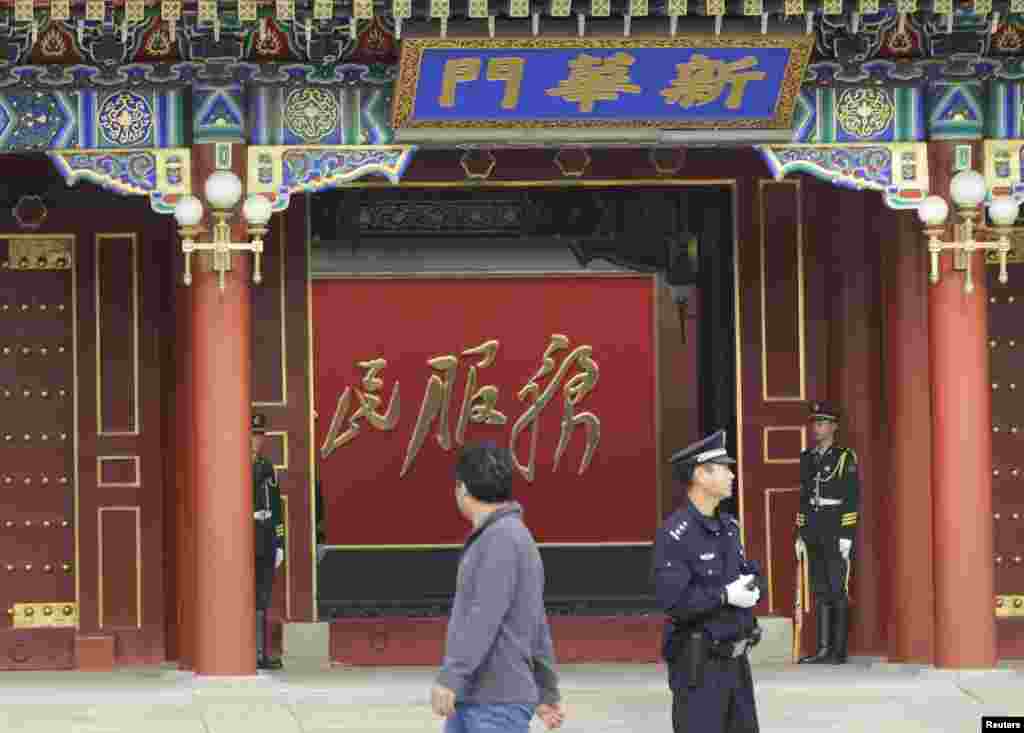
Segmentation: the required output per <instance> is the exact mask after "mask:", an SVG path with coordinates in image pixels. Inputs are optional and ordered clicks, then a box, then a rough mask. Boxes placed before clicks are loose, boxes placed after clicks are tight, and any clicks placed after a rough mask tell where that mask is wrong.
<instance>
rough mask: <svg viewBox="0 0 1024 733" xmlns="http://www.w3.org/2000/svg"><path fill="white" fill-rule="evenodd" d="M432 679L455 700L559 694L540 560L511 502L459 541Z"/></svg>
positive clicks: (531, 700)
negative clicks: (440, 650) (439, 657)
mask: <svg viewBox="0 0 1024 733" xmlns="http://www.w3.org/2000/svg"><path fill="white" fill-rule="evenodd" d="M437 682H438V683H439V684H441V685H443V686H444V687H447V688H448V689H450V690H452V691H454V692H455V696H456V700H457V701H458V702H460V703H461V702H465V703H475V704H495V703H520V704H527V705H536V704H538V703H548V704H551V703H555V702H558V700H559V699H560V697H559V692H558V677H557V675H556V673H555V654H554V648H553V646H552V643H551V630H550V628H549V627H548V620H547V614H546V612H545V610H544V565H543V563H542V562H541V557H540V551H539V550H538V549H537V544H536V542H534V539H533V535H531V534H530V530H528V529H527V528H526V525H525V524H523V519H522V507H520V505H519V504H517V503H515V502H511V503H509V504H508V505H507V506H505V507H502V508H500V509H497V510H496V511H494V512H493V513H492V514H491V515H490V516H489V517H488V518H487V519H486V520H484V521H483V522H482V523H481V525H480V526H479V527H477V528H476V530H475V531H474V532H473V533H472V534H471V535H470V536H469V539H467V540H466V545H465V547H464V548H463V552H462V560H461V561H460V562H459V574H458V580H457V582H456V590H455V602H454V604H453V606H452V613H451V618H450V619H449V621H448V638H447V641H446V643H445V656H444V662H443V664H442V667H441V673H440V674H439V675H438V677H437Z"/></svg>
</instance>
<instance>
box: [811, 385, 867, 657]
mask: <svg viewBox="0 0 1024 733" xmlns="http://www.w3.org/2000/svg"><path fill="white" fill-rule="evenodd" d="M811 419H812V420H829V421H833V422H839V411H838V410H837V409H835V408H833V407H831V406H830V405H828V404H826V403H823V402H814V403H811ZM859 504H860V477H859V472H858V465H857V454H856V453H855V452H854V451H853V449H852V448H844V447H842V446H840V445H838V444H836V443H835V442H833V444H832V445H831V446H829V448H828V449H827V450H825V451H824V452H819V451H818V449H817V448H810V449H808V450H805V451H803V453H801V454H800V511H799V513H798V514H797V516H796V526H797V532H798V534H799V536H800V537H801V538H802V539H803V541H804V544H805V545H806V547H807V562H808V565H809V571H810V573H809V574H810V581H811V592H812V593H813V594H814V600H815V611H816V614H817V622H818V623H817V632H818V649H817V652H816V653H815V654H812V655H810V656H807V657H804V658H803V659H801V660H800V661H801V662H802V663H805V664H807V663H812V664H842V663H843V662H845V661H846V652H847V640H848V637H849V629H850V625H849V620H850V618H849V589H848V588H847V580H848V577H849V567H848V565H849V564H852V562H853V552H854V538H855V536H856V534H857V518H858V506H859ZM841 539H844V540H849V541H850V554H849V563H848V561H847V560H845V559H844V558H843V556H842V553H841V552H840V549H839V541H840V540H841Z"/></svg>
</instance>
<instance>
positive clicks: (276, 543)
mask: <svg viewBox="0 0 1024 733" xmlns="http://www.w3.org/2000/svg"><path fill="white" fill-rule="evenodd" d="M266 430H267V419H266V417H265V416H264V415H253V416H252V438H251V440H252V485H253V515H252V516H253V520H254V524H255V530H256V666H257V667H258V668H260V669H281V667H282V666H283V665H282V664H281V660H280V659H276V658H274V657H271V656H270V653H269V651H268V647H269V644H268V643H267V642H268V639H269V633H268V631H269V628H268V627H269V624H268V623H267V609H268V608H270V597H271V594H272V593H273V590H274V570H276V569H277V568H279V567H280V566H281V563H282V562H284V522H283V520H282V512H281V488H280V487H279V486H278V484H277V472H276V471H275V470H274V464H273V463H271V462H270V461H269V460H268V459H267V458H266V457H265V456H263V455H262V454H261V453H260V451H261V450H262V449H263V440H264V436H265V434H266Z"/></svg>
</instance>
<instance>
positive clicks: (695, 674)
mask: <svg viewBox="0 0 1024 733" xmlns="http://www.w3.org/2000/svg"><path fill="white" fill-rule="evenodd" d="M706 651H707V649H706V644H705V639H704V634H703V633H702V632H691V633H690V634H689V636H687V637H686V672H687V674H686V678H687V681H688V683H687V684H688V686H689V687H690V688H691V689H693V688H695V687H700V686H701V683H702V682H703V677H704V659H705V654H706Z"/></svg>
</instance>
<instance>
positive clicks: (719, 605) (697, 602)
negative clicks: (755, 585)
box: [653, 500, 764, 658]
mask: <svg viewBox="0 0 1024 733" xmlns="http://www.w3.org/2000/svg"><path fill="white" fill-rule="evenodd" d="M653 569H654V585H655V589H656V593H657V597H658V603H659V604H660V606H661V608H662V610H663V611H664V612H665V613H666V614H667V615H668V616H669V619H668V621H667V622H666V625H665V638H664V647H663V654H665V655H666V658H667V654H668V645H669V643H670V641H671V639H672V636H673V634H678V633H688V632H691V631H698V630H703V631H704V633H705V634H706V635H707V636H708V638H710V639H711V640H712V641H716V642H722V641H735V640H737V639H742V638H744V637H746V636H747V635H749V633H750V632H751V631H753V629H754V627H755V625H756V622H755V620H754V612H753V610H752V609H749V608H737V607H735V606H730V605H728V603H725V604H723V602H722V592H723V591H724V589H725V586H727V585H728V584H729V583H731V582H733V581H734V580H736V578H738V577H739V576H740V575H743V574H745V573H747V572H750V568H749V566H748V564H747V560H746V558H745V557H744V555H743V545H742V544H741V542H740V529H739V523H738V522H737V521H736V520H735V519H734V518H733V517H732V516H730V515H729V514H726V513H724V512H720V513H717V515H716V516H714V517H707V516H704V515H703V514H701V513H700V512H699V511H698V510H697V507H695V506H694V505H693V502H692V501H689V500H687V502H686V505H685V506H683V507H681V508H680V509H678V510H677V511H676V512H675V513H673V514H672V515H671V516H670V517H669V518H668V519H667V520H665V523H664V524H663V525H662V526H661V528H660V529H659V530H658V535H657V537H656V538H655V541H654V568H653ZM758 580H759V582H760V583H763V579H761V578H758ZM763 594H764V588H762V595H763Z"/></svg>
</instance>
